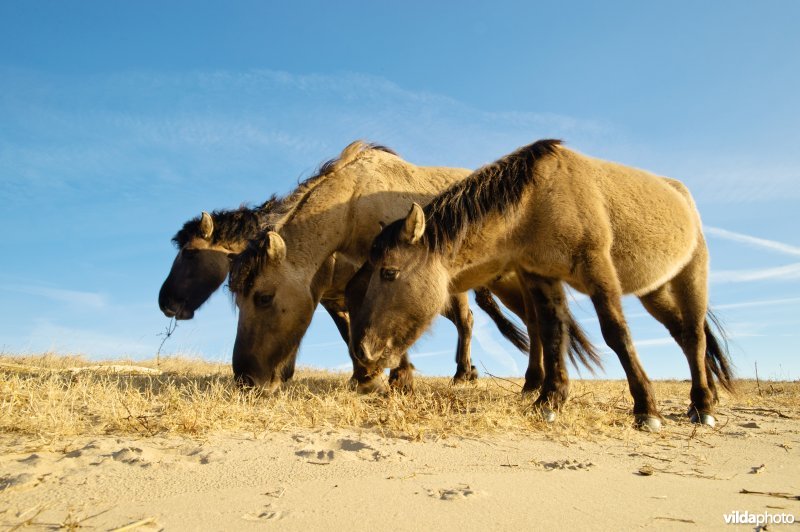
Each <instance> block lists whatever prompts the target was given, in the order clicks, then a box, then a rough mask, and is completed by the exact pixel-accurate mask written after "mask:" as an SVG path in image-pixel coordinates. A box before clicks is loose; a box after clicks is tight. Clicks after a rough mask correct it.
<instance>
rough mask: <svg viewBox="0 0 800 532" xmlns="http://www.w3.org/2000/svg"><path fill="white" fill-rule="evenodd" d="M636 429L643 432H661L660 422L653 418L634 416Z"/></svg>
mask: <svg viewBox="0 0 800 532" xmlns="http://www.w3.org/2000/svg"><path fill="white" fill-rule="evenodd" d="M636 428H638V429H639V430H641V431H643V432H661V420H660V419H658V418H657V417H655V416H648V415H641V416H636Z"/></svg>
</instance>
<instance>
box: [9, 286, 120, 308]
mask: <svg viewBox="0 0 800 532" xmlns="http://www.w3.org/2000/svg"><path fill="white" fill-rule="evenodd" d="M0 290H5V291H8V292H17V293H22V294H30V295H33V296H38V297H44V298H46V299H50V300H52V301H58V302H59V303H67V304H70V305H75V306H78V307H86V308H91V309H103V308H105V307H106V306H107V305H108V296H106V295H105V294H101V293H98V292H83V291H79V290H67V289H64V288H55V287H51V286H36V285H26V284H13V285H8V284H6V285H0Z"/></svg>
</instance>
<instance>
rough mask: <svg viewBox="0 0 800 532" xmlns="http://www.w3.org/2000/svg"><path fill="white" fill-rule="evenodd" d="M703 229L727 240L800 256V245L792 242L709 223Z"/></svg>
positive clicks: (709, 233)
mask: <svg viewBox="0 0 800 532" xmlns="http://www.w3.org/2000/svg"><path fill="white" fill-rule="evenodd" d="M703 231H704V232H705V234H707V235H713V236H716V237H719V238H723V239H725V240H731V241H733V242H741V243H743V244H747V245H750V246H755V247H759V248H763V249H769V250H772V251H777V252H778V253H783V254H786V255H793V256H796V257H800V247H798V246H792V245H790V244H784V243H783V242H778V241H776V240H767V239H766V238H759V237H755V236H750V235H745V234H742V233H734V232H733V231H728V230H726V229H721V228H719V227H711V226H708V225H706V226H704V227H703Z"/></svg>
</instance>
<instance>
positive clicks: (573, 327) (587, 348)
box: [567, 309, 603, 375]
mask: <svg viewBox="0 0 800 532" xmlns="http://www.w3.org/2000/svg"><path fill="white" fill-rule="evenodd" d="M567 313H568V314H569V323H568V326H569V350H568V351H567V354H568V355H569V360H570V362H572V365H573V366H575V369H577V370H578V371H580V369H581V368H580V366H578V362H580V363H581V365H583V367H585V368H586V369H588V370H589V372H590V373H591V374H592V375H597V372H596V371H595V368H597V369H603V361H602V360H601V359H600V353H598V352H597V350H596V349H595V348H594V344H592V342H590V341H589V338H587V337H586V333H585V332H583V328H581V326H580V325H579V324H578V322H577V321H575V317H574V316H573V315H572V313H571V312H569V309H567Z"/></svg>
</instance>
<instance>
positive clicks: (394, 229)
mask: <svg viewBox="0 0 800 532" xmlns="http://www.w3.org/2000/svg"><path fill="white" fill-rule="evenodd" d="M560 144H561V141H560V140H553V139H547V140H540V141H537V142H534V143H533V144H529V145H527V146H523V147H522V148H519V149H518V150H516V151H514V152H513V153H511V154H509V155H506V156H505V157H503V158H501V159H498V160H497V161H495V162H493V163H491V164H487V165H486V166H483V167H482V168H479V169H478V170H476V171H474V172H473V173H472V174H470V175H469V176H468V177H467V178H466V179H464V180H463V181H460V182H458V183H455V184H454V185H452V186H451V187H450V188H448V189H447V190H445V191H444V192H442V193H441V194H439V195H438V196H436V197H435V198H434V199H433V201H431V202H430V203H429V204H428V205H427V206H426V207H425V208H424V209H423V210H424V212H425V233H424V235H423V236H422V240H423V242H424V243H425V244H426V245H427V246H428V249H429V250H430V251H435V252H439V253H443V252H444V251H445V250H446V248H447V246H448V245H449V244H453V243H458V242H459V241H460V240H461V239H462V238H463V237H464V235H465V234H466V231H467V230H468V228H469V227H470V226H472V225H473V224H475V223H477V222H479V221H481V220H482V219H483V218H485V217H486V216H487V215H488V214H491V213H495V212H503V211H506V210H508V209H513V208H514V207H516V206H517V205H518V204H519V202H520V200H521V199H522V195H523V193H524V192H525V190H526V188H527V186H528V185H529V184H531V183H533V182H534V180H535V179H536V172H535V170H536V162H537V161H538V160H539V159H542V158H543V157H546V156H549V155H552V154H555V153H556V149H557V147H558V146H559V145H560ZM403 223H404V220H403V219H400V220H397V221H395V222H392V223H391V224H389V225H387V226H386V227H385V228H384V229H383V231H381V233H380V234H379V235H378V236H377V237H376V238H375V241H374V243H373V248H372V252H371V255H372V257H373V259H377V258H378V257H379V256H380V255H381V254H382V253H383V250H385V249H386V248H389V247H394V246H396V245H397V243H398V242H399V239H400V234H401V232H402V228H403Z"/></svg>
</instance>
